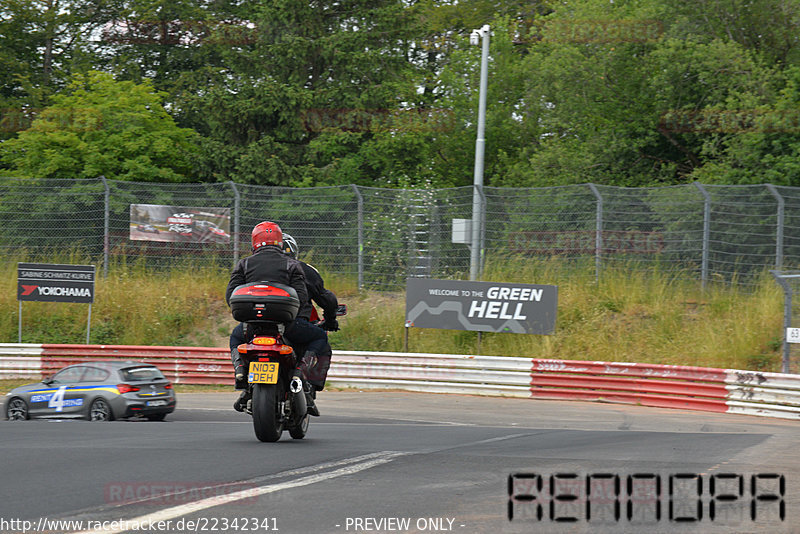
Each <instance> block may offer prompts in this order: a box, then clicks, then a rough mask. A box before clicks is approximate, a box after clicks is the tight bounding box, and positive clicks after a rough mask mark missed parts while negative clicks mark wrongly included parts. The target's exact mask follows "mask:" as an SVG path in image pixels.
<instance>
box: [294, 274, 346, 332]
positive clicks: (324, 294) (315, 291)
mask: <svg viewBox="0 0 800 534" xmlns="http://www.w3.org/2000/svg"><path fill="white" fill-rule="evenodd" d="M300 264H301V265H302V266H303V273H304V274H305V275H306V287H307V288H308V297H309V298H310V299H311V300H313V301H314V302H315V303H316V304H317V305H318V306H319V307H321V308H322V317H323V318H325V319H330V320H334V319H336V309H337V308H338V307H339V300H338V299H337V298H336V295H335V294H334V293H333V291H331V290H329V289H325V282H323V280H322V276H320V274H319V271H317V270H316V269H315V268H314V267H313V266H311V265H309V264H307V263H305V262H302V261H301V262H300ZM299 314H305V315H303V317H308V316H310V315H311V303H308V309H307V310H305V309H303V308H302V307H301V308H300V312H299Z"/></svg>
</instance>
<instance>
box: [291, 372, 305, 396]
mask: <svg viewBox="0 0 800 534" xmlns="http://www.w3.org/2000/svg"><path fill="white" fill-rule="evenodd" d="M289 391H291V392H292V393H301V392H302V391H303V381H302V380H300V377H299V376H295V377H293V378H292V382H291V384H289Z"/></svg>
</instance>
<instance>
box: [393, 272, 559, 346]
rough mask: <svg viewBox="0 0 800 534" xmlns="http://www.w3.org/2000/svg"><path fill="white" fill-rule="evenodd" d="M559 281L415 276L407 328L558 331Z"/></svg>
mask: <svg viewBox="0 0 800 534" xmlns="http://www.w3.org/2000/svg"><path fill="white" fill-rule="evenodd" d="M557 304H558V286H551V285H534V284H515V283H499V282H464V281H458V280H434V279H429V278H409V279H408V280H407V281H406V327H418V328H443V329H448V330H471V331H477V332H510V333H516V334H552V333H553V331H554V330H555V325H556V309H557Z"/></svg>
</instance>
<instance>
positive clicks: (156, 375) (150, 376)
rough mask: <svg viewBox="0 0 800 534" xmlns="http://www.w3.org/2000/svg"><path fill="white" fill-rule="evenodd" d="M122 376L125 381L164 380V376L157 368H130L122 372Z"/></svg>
mask: <svg viewBox="0 0 800 534" xmlns="http://www.w3.org/2000/svg"><path fill="white" fill-rule="evenodd" d="M120 374H121V375H122V379H123V380H125V381H129V380H158V379H164V375H163V374H161V371H159V370H158V368H157V367H129V368H127V369H122V370H120ZM164 380H165V379H164Z"/></svg>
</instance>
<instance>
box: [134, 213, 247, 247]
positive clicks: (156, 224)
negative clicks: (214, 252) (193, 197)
mask: <svg viewBox="0 0 800 534" xmlns="http://www.w3.org/2000/svg"><path fill="white" fill-rule="evenodd" d="M130 239H131V240H134V241H177V242H181V243H230V241H231V209H230V208H189V207H185V206H164V205H160V204H131V222H130Z"/></svg>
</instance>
